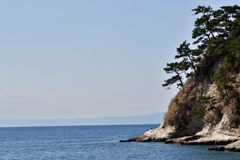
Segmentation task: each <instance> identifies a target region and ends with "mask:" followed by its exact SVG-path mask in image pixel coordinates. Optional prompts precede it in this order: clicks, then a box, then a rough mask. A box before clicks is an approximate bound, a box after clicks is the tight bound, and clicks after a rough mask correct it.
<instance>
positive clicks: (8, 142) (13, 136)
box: [0, 124, 240, 160]
mask: <svg viewBox="0 0 240 160" xmlns="http://www.w3.org/2000/svg"><path fill="white" fill-rule="evenodd" d="M156 127H158V125H155V124H153V125H115V126H65V127H12V128H0V159H1V160H5V159H11V160H12V159H16V160H17V159H23V160H38V159H43V160H48V159H54V160H55V159H56V160H58V159H69V160H72V159H90V160H91V159H104V160H105V159H111V160H112V159H137V160H138V159H170V160H171V159H175V160H180V159H182V160H186V159H191V160H193V159H198V160H201V159H209V160H212V159H226V160H228V159H240V153H236V152H217V151H207V148H208V147H209V146H188V145H176V144H174V145H173V144H164V143H162V142H152V143H151V142H147V143H134V142H131V143H119V140H121V139H128V138H130V137H134V136H138V135H140V134H143V133H144V132H145V131H146V130H148V129H151V128H156Z"/></svg>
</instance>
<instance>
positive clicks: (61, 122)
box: [0, 113, 165, 127]
mask: <svg viewBox="0 0 240 160" xmlns="http://www.w3.org/2000/svg"><path fill="white" fill-rule="evenodd" d="M164 115H165V113H155V114H148V115H138V116H129V117H101V118H77V119H9V120H0V127H28V126H29V127H30V126H79V125H125V124H126V125H128V124H161V123H162V122H163V117H164Z"/></svg>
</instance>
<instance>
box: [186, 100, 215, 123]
mask: <svg viewBox="0 0 240 160" xmlns="http://www.w3.org/2000/svg"><path fill="white" fill-rule="evenodd" d="M216 101H217V100H216V99H214V98H213V97H211V96H199V99H198V101H197V105H196V107H195V108H194V109H192V111H191V113H190V115H192V116H195V119H200V118H201V119H204V116H205V115H206V114H208V112H207V111H213V112H214V110H215V109H216V107H215V106H214V105H215V104H216V103H217V102H216ZM210 117H211V118H212V120H213V119H214V118H213V117H212V116H211V115H210ZM204 120H205V121H207V120H206V119H204Z"/></svg>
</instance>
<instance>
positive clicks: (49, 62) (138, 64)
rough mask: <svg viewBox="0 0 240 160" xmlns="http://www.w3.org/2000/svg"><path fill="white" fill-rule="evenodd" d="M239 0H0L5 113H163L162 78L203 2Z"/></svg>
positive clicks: (0, 93) (0, 97)
mask: <svg viewBox="0 0 240 160" xmlns="http://www.w3.org/2000/svg"><path fill="white" fill-rule="evenodd" d="M237 3H238V5H239V1H238V0H227V1H226V0H218V1H216V0H194V1H193V0H182V1H179V0H169V1H166V0H165V1H163V0H119V1H112V0H35V1H32V0H21V1H19V0H2V1H0V4H1V5H0V23H1V25H0V35H1V38H0V45H1V47H0V53H1V57H0V75H1V76H0V77H1V78H0V119H13V118H14V119H15V118H24V119H45V118H50V119H52V118H95V117H106V116H132V115H144V114H152V113H158V112H166V111H167V107H168V103H169V102H170V100H171V99H172V98H173V97H174V95H175V94H176V93H177V91H178V89H176V88H175V87H174V86H173V87H172V89H171V90H165V89H164V88H163V87H162V86H161V84H162V83H163V81H164V80H165V79H167V78H168V77H169V76H170V75H167V74H166V73H165V72H164V71H163V68H164V67H165V66H166V63H167V62H173V61H174V55H175V54H176V48H177V47H178V46H179V44H180V43H182V42H183V41H184V40H188V41H189V42H191V41H192V40H191V31H192V29H193V26H194V20H195V18H196V16H193V15H192V14H193V12H192V11H191V9H193V8H195V7H197V6H198V5H206V6H208V5H211V6H212V7H213V8H214V9H217V8H219V7H220V6H223V5H234V4H237Z"/></svg>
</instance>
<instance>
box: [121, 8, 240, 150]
mask: <svg viewBox="0 0 240 160" xmlns="http://www.w3.org/2000/svg"><path fill="white" fill-rule="evenodd" d="M193 11H195V15H197V14H202V16H201V17H200V18H197V20H196V21H195V28H194V30H193V33H192V37H193V38H194V39H196V41H194V43H193V44H199V45H198V46H197V49H194V50H193V49H190V48H189V45H190V44H189V43H187V42H186V41H184V42H183V43H182V44H181V45H180V47H179V48H177V52H178V53H177V55H176V56H175V59H179V58H181V59H182V61H180V62H174V63H167V67H166V68H164V70H165V71H166V72H167V73H170V74H172V73H174V74H175V76H173V77H172V78H170V79H168V80H165V84H163V86H164V87H169V86H171V85H172V84H174V83H177V87H179V88H181V89H180V90H179V92H178V93H177V95H176V96H175V97H174V98H173V99H172V100H171V102H170V104H169V106H168V112H167V113H166V115H165V117H164V122H163V123H162V124H161V125H160V126H159V127H158V128H156V129H151V130H148V131H146V132H145V133H144V134H143V135H140V136H138V137H133V138H130V139H128V140H121V141H120V142H132V141H134V142H151V141H154V142H159V141H164V142H165V143H181V144H183V145H196V144H224V145H225V144H228V145H227V146H225V147H216V148H214V147H213V148H209V149H210V150H229V151H240V138H239V131H238V130H239V129H238V128H239V125H240V85H239V84H240V7H239V6H237V5H235V6H223V7H221V8H220V9H219V10H215V11H214V10H212V8H211V7H205V6H198V7H197V8H196V9H193ZM189 70H190V71H189ZM182 74H185V75H186V77H187V78H188V79H187V81H186V83H184V82H183V78H182Z"/></svg>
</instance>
